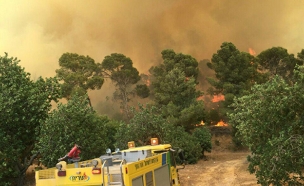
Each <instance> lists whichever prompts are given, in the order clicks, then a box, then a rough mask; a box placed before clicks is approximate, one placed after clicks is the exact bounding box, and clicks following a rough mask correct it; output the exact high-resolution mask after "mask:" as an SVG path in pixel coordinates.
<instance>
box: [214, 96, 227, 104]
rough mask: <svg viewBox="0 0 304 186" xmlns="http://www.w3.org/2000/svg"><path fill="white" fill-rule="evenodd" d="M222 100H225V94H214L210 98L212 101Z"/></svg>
mask: <svg viewBox="0 0 304 186" xmlns="http://www.w3.org/2000/svg"><path fill="white" fill-rule="evenodd" d="M223 100H225V96H224V95H222V94H219V95H214V96H213V98H212V102H213V103H215V102H219V101H223Z"/></svg>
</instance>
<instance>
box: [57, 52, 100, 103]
mask: <svg viewBox="0 0 304 186" xmlns="http://www.w3.org/2000/svg"><path fill="white" fill-rule="evenodd" d="M59 66H60V69H57V70H56V74H57V77H58V79H59V80H61V81H63V83H62V93H63V97H65V98H67V99H70V97H71V95H72V94H74V93H76V92H77V94H79V95H85V94H86V93H87V91H88V90H89V89H91V90H95V89H97V90H98V89H100V88H101V86H102V85H103V82H104V79H103V76H102V73H101V67H100V64H98V63H95V61H94V59H92V58H91V57H89V56H83V55H78V54H75V53H64V54H62V56H61V57H60V58H59ZM88 99H89V97H88ZM89 104H90V106H92V105H91V101H90V99H89Z"/></svg>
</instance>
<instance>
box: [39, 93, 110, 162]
mask: <svg viewBox="0 0 304 186" xmlns="http://www.w3.org/2000/svg"><path fill="white" fill-rule="evenodd" d="M108 122H109V119H108V118H107V117H105V116H99V115H97V114H96V112H95V111H94V110H93V109H92V108H91V107H89V105H88V99H87V95H84V96H78V95H77V94H75V95H73V96H72V97H71V99H70V100H69V101H68V103H67V104H59V106H58V108H57V109H55V110H53V111H52V112H51V113H50V116H49V117H48V118H47V119H46V121H45V123H44V124H43V125H42V126H41V130H40V137H39V141H38V143H37V146H36V147H37V148H36V150H38V151H40V153H41V155H42V158H41V162H42V163H43V165H45V166H48V167H53V166H55V165H56V163H57V162H58V158H60V157H62V156H64V155H65V154H67V153H68V152H69V151H70V149H71V148H72V147H73V146H74V144H75V143H77V144H78V145H80V146H82V152H81V154H80V157H81V158H82V159H84V160H86V159H91V158H95V157H99V156H100V155H102V154H103V153H104V152H105V150H106V148H108V147H109V145H110V144H109V141H108V139H107V128H106V127H105V126H106V124H107V123H108Z"/></svg>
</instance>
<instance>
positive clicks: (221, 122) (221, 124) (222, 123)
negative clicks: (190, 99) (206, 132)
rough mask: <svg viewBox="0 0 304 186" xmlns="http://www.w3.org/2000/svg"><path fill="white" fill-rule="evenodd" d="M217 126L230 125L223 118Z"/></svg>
mask: <svg viewBox="0 0 304 186" xmlns="http://www.w3.org/2000/svg"><path fill="white" fill-rule="evenodd" d="M215 126H218V127H222V126H228V124H227V123H225V122H224V121H223V120H221V121H219V122H218V123H217V124H216V125H215Z"/></svg>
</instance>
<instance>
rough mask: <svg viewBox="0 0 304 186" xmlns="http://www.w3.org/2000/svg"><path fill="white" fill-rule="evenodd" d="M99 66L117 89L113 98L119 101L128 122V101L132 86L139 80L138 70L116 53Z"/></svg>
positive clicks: (129, 60) (128, 59)
mask: <svg viewBox="0 0 304 186" xmlns="http://www.w3.org/2000/svg"><path fill="white" fill-rule="evenodd" d="M101 66H102V69H103V73H104V75H105V77H109V78H110V79H111V80H112V81H113V82H114V83H115V86H116V88H117V89H116V91H115V93H114V98H115V99H117V100H121V109H122V110H123V112H124V113H125V116H126V117H127V119H128V120H129V119H130V118H131V115H130V114H131V112H130V107H129V105H128V102H129V101H130V96H131V95H133V93H134V89H133V87H132V85H135V84H136V83H137V82H138V81H139V80H140V76H139V72H138V70H137V69H136V68H135V67H133V62H132V60H131V59H130V58H128V57H126V56H125V55H123V54H117V53H113V54H111V55H110V56H106V57H105V58H104V60H103V61H102V64H101Z"/></svg>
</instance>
